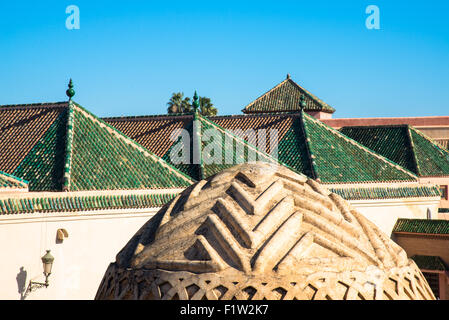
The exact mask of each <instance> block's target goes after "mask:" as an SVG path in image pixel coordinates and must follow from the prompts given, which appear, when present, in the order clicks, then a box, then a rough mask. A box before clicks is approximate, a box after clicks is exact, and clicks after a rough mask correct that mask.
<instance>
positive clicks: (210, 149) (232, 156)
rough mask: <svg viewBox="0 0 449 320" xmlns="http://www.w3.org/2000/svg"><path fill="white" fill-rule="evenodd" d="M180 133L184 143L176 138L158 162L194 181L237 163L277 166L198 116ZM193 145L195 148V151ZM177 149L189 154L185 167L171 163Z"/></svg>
mask: <svg viewBox="0 0 449 320" xmlns="http://www.w3.org/2000/svg"><path fill="white" fill-rule="evenodd" d="M184 129H185V130H186V132H187V133H188V140H187V141H186V140H185V137H183V136H181V135H180V136H179V137H178V138H177V139H176V142H175V143H174V144H173V145H172V147H171V148H170V149H169V150H167V152H166V153H165V154H164V155H163V156H162V158H163V159H164V160H166V161H167V162H170V163H172V165H173V166H175V167H176V168H178V169H179V170H180V171H182V172H184V173H185V174H187V175H189V176H190V177H192V178H193V179H195V180H201V179H205V178H208V177H210V176H212V175H214V174H216V173H219V172H221V171H223V170H224V169H226V168H230V167H233V166H235V165H236V164H239V163H245V162H250V161H265V162H270V163H278V160H276V159H275V158H272V157H271V156H270V155H269V154H267V153H265V152H263V151H261V150H259V149H258V148H257V147H255V146H254V145H252V144H250V143H248V142H247V141H245V140H244V139H242V138H240V137H238V136H237V135H235V134H233V133H231V132H230V131H228V130H226V129H224V128H222V127H220V126H219V125H217V124H216V123H214V122H212V121H211V120H209V119H207V118H206V117H203V116H201V115H199V114H195V115H194V116H193V118H192V121H190V122H189V123H187V124H186V126H185V127H184ZM175 132H177V133H178V134H179V133H180V132H179V131H175ZM200 138H201V139H200ZM172 140H174V139H172ZM187 143H188V145H186V144H187ZM195 144H197V145H198V146H199V147H197V148H195ZM181 146H182V147H184V148H185V149H184V150H186V149H188V150H189V159H188V163H187V164H184V163H180V164H176V163H173V155H174V153H176V152H178V150H179V149H178V148H179V147H181ZM195 159H196V160H195Z"/></svg>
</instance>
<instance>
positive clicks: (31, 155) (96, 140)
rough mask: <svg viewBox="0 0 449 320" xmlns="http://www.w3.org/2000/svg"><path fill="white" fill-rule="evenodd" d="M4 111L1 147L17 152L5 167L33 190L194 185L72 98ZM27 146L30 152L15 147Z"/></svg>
mask: <svg viewBox="0 0 449 320" xmlns="http://www.w3.org/2000/svg"><path fill="white" fill-rule="evenodd" d="M36 109H37V110H36ZM0 114H2V115H4V118H3V119H1V121H0V125H1V126H2V127H1V128H5V130H3V131H2V130H0V141H1V140H2V138H3V135H4V138H5V139H7V141H6V142H4V141H2V143H0V146H1V147H2V148H5V149H6V148H9V149H10V150H11V156H10V158H11V161H9V162H8V159H5V160H6V161H5V162H4V164H3V165H4V166H5V167H7V168H8V170H10V171H11V172H10V173H12V174H14V175H16V176H18V177H20V178H23V179H26V180H27V181H29V189H30V190H31V191H63V190H65V191H85V190H86V191H87V190H118V189H126V190H131V189H169V188H185V187H187V186H189V185H190V184H191V183H192V180H191V179H189V177H187V176H186V175H184V174H183V173H182V172H180V171H178V170H177V169H176V168H174V167H172V166H170V165H169V164H168V163H166V162H165V161H163V160H162V159H160V158H159V157H157V156H156V155H154V154H152V153H151V152H150V151H148V150H146V149H145V148H143V147H142V146H140V145H138V144H137V143H136V142H135V141H133V140H131V139H129V138H128V137H126V136H125V135H123V134H122V133H120V132H119V131H117V130H116V129H114V128H113V127H111V126H110V125H108V124H106V123H105V122H103V121H102V120H100V119H98V118H97V117H95V116H94V115H93V114H91V113H89V112H88V111H86V110H85V109H83V108H82V107H81V106H80V105H78V104H76V103H74V102H72V101H69V102H68V103H58V104H52V105H48V106H46V105H29V106H27V105H24V106H6V107H0ZM44 116H45V117H44ZM50 116H51V117H50ZM36 119H38V120H39V119H41V120H42V122H40V121H36ZM27 125H28V127H26V126H27ZM21 127H24V128H23V130H18V129H17V128H19V129H20V128H21ZM25 127H26V128H25ZM11 130H15V131H11ZM29 132H32V133H33V135H32V136H31V133H30V135H28V133H29ZM13 138H14V139H13ZM11 145H13V147H11ZM14 145H15V147H14ZM21 148H22V149H23V151H22V152H25V155H24V156H20V154H19V151H15V149H19V150H20V149H21ZM15 153H17V155H16V154H15ZM16 159H17V160H16ZM1 163H2V162H1V159H0V164H1ZM0 169H1V168H0Z"/></svg>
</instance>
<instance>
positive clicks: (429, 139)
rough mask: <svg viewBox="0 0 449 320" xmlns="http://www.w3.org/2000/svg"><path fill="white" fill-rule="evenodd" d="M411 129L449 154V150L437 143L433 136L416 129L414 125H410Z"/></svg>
mask: <svg viewBox="0 0 449 320" xmlns="http://www.w3.org/2000/svg"><path fill="white" fill-rule="evenodd" d="M409 127H410V129H411V130H413V131H415V132H416V133H417V134H419V135H420V136H421V137H423V138H424V139H426V140H428V141H429V142H430V143H432V144H433V145H434V146H435V147H437V148H438V150H439V151H443V152H442V153H446V154H447V155H448V156H449V150H446V149H445V148H442V147H440V146H439V145H438V144H437V143H435V142H434V141H433V139H432V138H430V137H429V136H427V135H426V134H425V133H424V132H422V131H420V130H418V129H416V128H415V127H413V126H409Z"/></svg>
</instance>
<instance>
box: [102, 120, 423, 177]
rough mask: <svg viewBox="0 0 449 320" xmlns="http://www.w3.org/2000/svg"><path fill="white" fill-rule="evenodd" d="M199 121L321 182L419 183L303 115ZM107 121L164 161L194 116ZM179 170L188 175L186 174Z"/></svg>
mask: <svg viewBox="0 0 449 320" xmlns="http://www.w3.org/2000/svg"><path fill="white" fill-rule="evenodd" d="M201 119H203V121H205V122H207V123H212V124H215V125H216V126H218V127H220V128H223V129H226V130H227V131H228V132H230V131H232V132H233V134H235V135H237V136H238V137H240V138H241V139H244V140H245V141H247V142H248V143H249V144H251V145H253V146H257V147H258V148H259V150H260V151H264V152H266V153H268V154H270V155H271V154H273V151H274V150H275V148H277V152H278V157H277V159H278V160H279V161H280V162H281V163H283V164H286V165H288V166H289V167H290V168H293V169H294V170H295V171H297V172H301V173H303V174H305V175H307V176H309V177H312V178H318V179H320V180H321V182H323V183H362V182H375V183H382V182H391V181H396V182H405V181H407V182H408V181H417V179H418V178H417V177H416V175H414V174H413V173H412V172H409V171H408V170H407V169H404V168H402V167H401V166H400V165H398V164H396V163H393V162H392V161H390V160H389V159H387V158H385V157H383V156H382V155H379V154H377V153H375V152H373V151H372V150H370V149H368V148H366V147H365V146H363V145H361V144H360V143H358V142H356V141H354V140H352V139H351V138H349V137H347V136H345V135H343V134H342V133H340V132H339V131H337V130H335V129H333V128H331V127H329V126H327V125H325V124H324V123H322V122H321V121H318V120H316V119H315V118H313V117H311V116H309V115H307V114H306V113H304V112H303V113H278V114H268V113H266V114H251V115H232V116H214V117H201ZM105 121H106V122H108V123H110V124H111V125H113V126H114V127H116V128H117V129H118V130H121V131H123V132H124V133H125V134H126V135H128V136H130V137H131V138H132V139H136V141H137V142H139V143H141V144H142V145H143V146H145V147H147V148H148V149H149V150H151V151H153V152H155V153H156V154H158V155H159V156H161V157H164V155H166V154H167V153H168V152H169V150H170V148H171V147H172V146H173V144H174V141H172V140H170V133H171V131H172V129H173V128H177V129H180V128H184V129H186V130H191V128H190V127H188V125H189V123H191V122H192V121H193V116H192V115H182V116H181V115H179V116H167V115H164V116H141V117H126V118H108V119H105ZM260 130H262V131H263V130H265V131H266V132H267V139H266V146H265V148H261V145H260V142H258V139H257V138H258V136H257V133H258V132H259V131H260ZM271 130H273V131H271ZM275 133H276V136H277V137H275V139H274V140H273V141H277V142H278V143H274V144H273V145H271V142H270V141H271V138H270V137H271V134H273V135H274V134H275ZM181 171H183V172H185V173H187V172H186V170H181ZM191 174H193V173H191ZM190 176H192V175H190ZM195 179H196V178H195Z"/></svg>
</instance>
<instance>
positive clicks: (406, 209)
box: [349, 198, 439, 236]
mask: <svg viewBox="0 0 449 320" xmlns="http://www.w3.org/2000/svg"><path fill="white" fill-rule="evenodd" d="M349 202H350V203H351V205H352V206H353V207H354V208H356V209H357V210H358V211H359V212H361V213H363V214H364V215H365V217H367V218H368V219H369V220H371V221H372V222H374V223H375V224H376V225H377V226H378V227H379V228H380V229H381V230H382V231H383V232H385V233H386V234H387V235H388V236H391V232H392V231H393V227H394V225H395V224H396V221H397V219H398V218H410V219H426V218H427V209H430V210H431V213H432V219H436V218H437V217H438V205H439V199H438V198H433V199H427V200H424V199H406V200H404V199H392V200H354V201H349Z"/></svg>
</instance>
